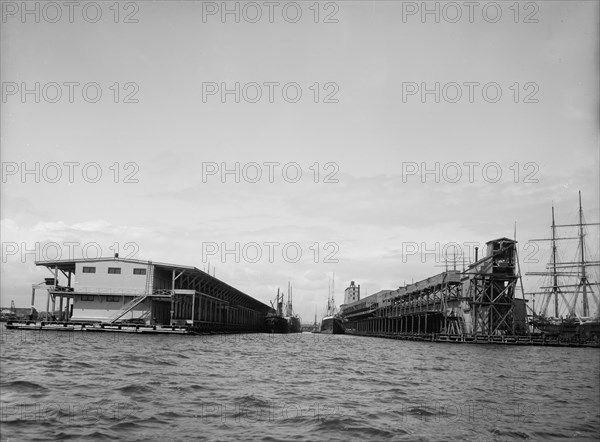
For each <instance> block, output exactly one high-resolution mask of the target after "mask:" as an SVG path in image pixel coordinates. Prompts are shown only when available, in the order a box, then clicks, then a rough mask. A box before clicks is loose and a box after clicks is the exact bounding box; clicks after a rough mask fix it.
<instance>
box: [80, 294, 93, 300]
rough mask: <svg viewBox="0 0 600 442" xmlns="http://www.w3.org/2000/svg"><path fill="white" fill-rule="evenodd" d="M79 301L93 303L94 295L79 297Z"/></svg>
mask: <svg viewBox="0 0 600 442" xmlns="http://www.w3.org/2000/svg"><path fill="white" fill-rule="evenodd" d="M81 300H82V301H93V300H94V295H81Z"/></svg>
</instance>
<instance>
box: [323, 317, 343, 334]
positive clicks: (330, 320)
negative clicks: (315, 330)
mask: <svg viewBox="0 0 600 442" xmlns="http://www.w3.org/2000/svg"><path fill="white" fill-rule="evenodd" d="M344 332H345V330H344V325H343V324H342V321H341V319H339V318H335V317H332V316H329V317H325V318H323V321H322V322H321V333H325V334H333V335H342V334H344Z"/></svg>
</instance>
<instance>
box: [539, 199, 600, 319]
mask: <svg viewBox="0 0 600 442" xmlns="http://www.w3.org/2000/svg"><path fill="white" fill-rule="evenodd" d="M597 225H600V224H599V223H584V221H583V206H582V203H581V191H579V216H578V222H577V223H576V224H556V222H555V219H554V205H553V206H552V237H551V238H549V239H533V240H530V241H532V242H534V241H551V244H552V247H551V249H552V259H551V263H549V265H548V267H550V268H549V270H550V271H549V272H530V273H527V274H528V275H540V276H542V275H550V276H552V282H551V284H552V285H551V286H548V287H542V289H546V290H548V289H550V291H549V292H545V293H544V292H541V293H540V294H545V295H546V298H545V299H544V303H543V306H542V308H541V309H540V313H541V315H545V314H546V311H547V308H548V304H549V302H550V300H551V299H552V298H553V299H554V316H555V317H557V318H558V317H559V311H558V298H559V295H560V297H561V298H562V299H563V301H564V302H565V305H566V307H567V310H568V316H569V317H571V318H573V317H576V316H577V312H576V307H577V300H578V298H579V293H580V292H581V294H582V314H583V316H584V317H586V316H589V314H590V311H589V310H590V305H589V298H590V296H591V297H592V298H593V299H594V302H595V303H596V305H598V298H597V296H596V294H595V293H594V290H593V289H592V285H598V283H597V282H590V281H589V279H588V272H587V271H586V268H587V267H588V266H598V265H599V264H600V262H599V261H587V262H586V260H585V231H584V226H597ZM557 227H577V228H578V232H577V236H575V237H560V238H559V237H557V236H556V228H557ZM575 239H576V240H578V242H579V245H578V246H579V247H578V248H579V250H578V253H577V254H576V258H575V261H574V262H558V252H557V250H558V248H557V241H558V240H575ZM570 269H577V273H575V272H574V271H573V270H570ZM559 275H563V276H571V277H574V276H576V277H578V281H577V283H576V284H562V286H559V284H558V276H559ZM561 287H563V288H566V290H563V288H561ZM531 294H532V295H535V294H536V292H532V293H531ZM565 294H571V295H574V296H573V298H572V299H567V298H566V297H565Z"/></svg>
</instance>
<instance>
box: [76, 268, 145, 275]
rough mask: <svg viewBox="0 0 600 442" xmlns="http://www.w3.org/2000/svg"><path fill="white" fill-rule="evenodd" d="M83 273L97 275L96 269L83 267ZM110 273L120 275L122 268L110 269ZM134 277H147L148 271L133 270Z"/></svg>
mask: <svg viewBox="0 0 600 442" xmlns="http://www.w3.org/2000/svg"><path fill="white" fill-rule="evenodd" d="M83 273H96V267H83ZM108 273H109V274H111V275H120V274H121V267H109V268H108ZM133 274H134V275H145V274H146V269H133Z"/></svg>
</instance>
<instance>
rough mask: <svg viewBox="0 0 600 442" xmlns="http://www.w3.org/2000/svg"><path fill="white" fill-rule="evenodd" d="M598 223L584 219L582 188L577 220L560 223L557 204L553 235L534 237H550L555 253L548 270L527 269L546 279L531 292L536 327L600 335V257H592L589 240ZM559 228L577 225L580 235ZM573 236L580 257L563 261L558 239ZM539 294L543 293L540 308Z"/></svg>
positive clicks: (564, 334)
mask: <svg viewBox="0 0 600 442" xmlns="http://www.w3.org/2000/svg"><path fill="white" fill-rule="evenodd" d="M598 225H600V223H586V222H584V217H583V208H582V205H581V191H580V192H579V216H578V221H577V223H575V224H556V221H555V217H554V205H553V206H552V225H551V237H550V238H543V239H534V240H531V242H538V241H550V254H551V255H550V261H549V263H548V264H547V265H546V269H545V271H543V272H528V273H526V275H529V276H542V277H544V280H545V281H546V283H545V284H544V285H542V287H540V290H539V291H534V292H530V293H528V295H529V296H531V297H532V301H533V302H532V304H533V305H532V314H531V319H530V321H529V323H530V324H531V325H532V326H533V327H534V331H540V332H542V333H544V334H546V335H549V336H557V337H561V338H573V337H580V338H586V339H589V338H594V337H596V338H600V320H599V315H600V313H599V311H598V294H597V287H598V285H599V283H598V280H597V277H598V276H597V275H594V270H596V271H597V270H598V269H599V268H600V261H598V260H590V258H589V256H588V251H587V249H586V242H585V237H586V227H588V226H598ZM559 228H577V235H576V236H559V235H558V233H557V229H559ZM569 240H571V241H575V240H576V241H577V251H576V257H575V259H574V260H573V261H561V259H560V258H561V257H560V255H559V248H558V242H559V241H569ZM594 277H595V279H594ZM594 287H596V290H594ZM536 295H540V297H541V302H538V309H537V311H536V308H535V296H536ZM549 307H551V308H549ZM594 309H595V310H594Z"/></svg>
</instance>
